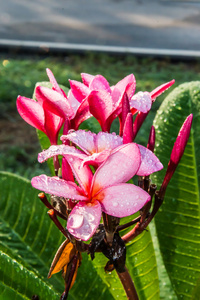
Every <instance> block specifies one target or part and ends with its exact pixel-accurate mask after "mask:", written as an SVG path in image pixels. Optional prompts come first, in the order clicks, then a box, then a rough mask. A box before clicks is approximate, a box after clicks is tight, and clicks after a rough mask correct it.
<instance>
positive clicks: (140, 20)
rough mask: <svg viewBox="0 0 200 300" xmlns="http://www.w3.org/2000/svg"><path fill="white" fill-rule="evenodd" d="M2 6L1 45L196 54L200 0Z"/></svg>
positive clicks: (66, 0)
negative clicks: (66, 46) (100, 48)
mask: <svg viewBox="0 0 200 300" xmlns="http://www.w3.org/2000/svg"><path fill="white" fill-rule="evenodd" d="M0 8H1V9H0V47H1V46H3V45H4V44H5V43H11V44H12V43H17V41H18V42H19V43H20V42H21V43H24V44H27V45H28V43H30V42H31V43H35V44H36V45H40V44H41V43H47V44H48V43H50V44H51V45H55V46H56V45H57V46H58V47H59V45H61V47H62V45H63V46H64V45H69V46H70V45H71V47H72V48H73V47H83V45H85V46H94V47H105V48H109V47H111V48H112V47H113V49H114V47H119V49H120V47H121V49H141V50H142V49H143V50H144V51H146V50H148V49H151V50H152V49H153V50H155V51H158V50H160V51H161V52H162V51H163V50H166V51H173V50H175V51H177V50H178V51H179V52H180V51H183V52H185V53H186V52H187V51H188V53H196V54H197V53H198V54H199V57H200V0H199V1H190V0H188V1H181V0H172V1H167V0H34V1H28V0H6V1H5V0H0Z"/></svg>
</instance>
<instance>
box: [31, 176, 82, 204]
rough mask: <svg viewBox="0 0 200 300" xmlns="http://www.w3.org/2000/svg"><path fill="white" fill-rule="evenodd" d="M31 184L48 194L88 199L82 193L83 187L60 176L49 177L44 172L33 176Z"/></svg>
mask: <svg viewBox="0 0 200 300" xmlns="http://www.w3.org/2000/svg"><path fill="white" fill-rule="evenodd" d="M31 184H32V186H33V187H34V188H36V189H38V190H40V191H43V192H45V193H48V194H52V195H55V196H59V197H64V198H70V199H76V200H87V197H85V196H83V195H81V189H80V188H79V187H78V186H77V185H76V184H75V183H73V182H70V181H65V180H63V179H60V178H58V177H48V176H46V175H44V174H43V175H40V176H36V177H33V178H32V180H31Z"/></svg>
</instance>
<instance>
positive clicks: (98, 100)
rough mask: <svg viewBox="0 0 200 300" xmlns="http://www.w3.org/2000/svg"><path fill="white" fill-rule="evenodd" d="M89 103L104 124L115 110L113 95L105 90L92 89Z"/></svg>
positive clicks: (94, 114) (96, 116) (92, 111)
mask: <svg viewBox="0 0 200 300" xmlns="http://www.w3.org/2000/svg"><path fill="white" fill-rule="evenodd" d="M88 103H89V107H90V112H91V114H92V115H93V116H94V117H95V118H96V119H97V120H98V121H99V123H100V125H101V126H103V125H104V123H105V122H106V119H107V118H108V117H109V116H110V115H111V113H112V111H113V103H112V98H111V95H110V94H109V93H108V92H106V91H104V90H100V91H92V92H91V93H90V95H89V96H88Z"/></svg>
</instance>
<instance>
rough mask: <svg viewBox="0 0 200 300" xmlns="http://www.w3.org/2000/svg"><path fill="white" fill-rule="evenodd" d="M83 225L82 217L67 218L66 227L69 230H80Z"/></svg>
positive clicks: (71, 216)
mask: <svg viewBox="0 0 200 300" xmlns="http://www.w3.org/2000/svg"><path fill="white" fill-rule="evenodd" d="M82 224H83V216H82V215H78V214H72V215H70V216H69V219H68V226H69V227H70V228H74V229H77V228H80V227H81V226H82Z"/></svg>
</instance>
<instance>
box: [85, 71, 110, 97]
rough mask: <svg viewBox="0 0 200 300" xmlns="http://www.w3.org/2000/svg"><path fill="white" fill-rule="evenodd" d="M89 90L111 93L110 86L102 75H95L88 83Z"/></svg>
mask: <svg viewBox="0 0 200 300" xmlns="http://www.w3.org/2000/svg"><path fill="white" fill-rule="evenodd" d="M89 88H90V90H105V91H107V92H108V93H111V89H110V85H109V83H108V81H107V80H106V78H105V77H103V76H102V75H96V76H95V77H94V78H93V79H92V81H91V82H90V85H89Z"/></svg>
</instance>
